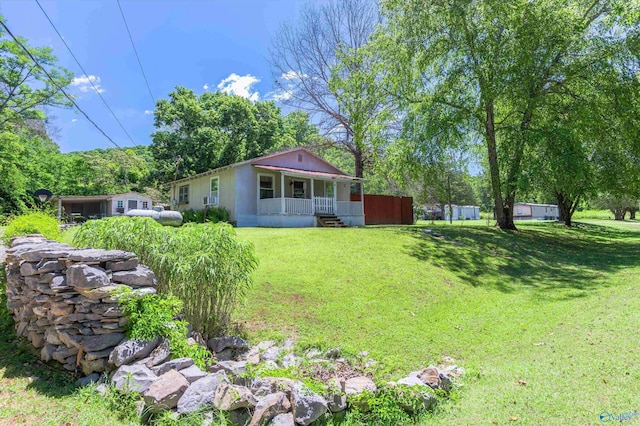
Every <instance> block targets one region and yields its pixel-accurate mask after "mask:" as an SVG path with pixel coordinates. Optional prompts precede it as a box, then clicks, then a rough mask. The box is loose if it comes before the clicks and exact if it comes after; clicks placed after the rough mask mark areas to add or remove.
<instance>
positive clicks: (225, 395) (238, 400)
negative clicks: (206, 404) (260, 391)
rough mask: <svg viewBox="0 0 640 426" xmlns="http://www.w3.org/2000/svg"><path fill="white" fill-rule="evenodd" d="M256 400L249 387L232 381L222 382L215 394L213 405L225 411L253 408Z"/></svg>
mask: <svg viewBox="0 0 640 426" xmlns="http://www.w3.org/2000/svg"><path fill="white" fill-rule="evenodd" d="M256 402H257V400H256V398H255V397H254V396H253V394H252V393H251V391H250V390H249V389H247V388H246V387H244V386H236V385H232V384H230V383H220V384H219V385H218V387H217V388H216V392H215V394H214V396H213V406H214V407H216V408H217V409H219V410H223V411H231V410H236V409H238V408H253V407H255V405H256Z"/></svg>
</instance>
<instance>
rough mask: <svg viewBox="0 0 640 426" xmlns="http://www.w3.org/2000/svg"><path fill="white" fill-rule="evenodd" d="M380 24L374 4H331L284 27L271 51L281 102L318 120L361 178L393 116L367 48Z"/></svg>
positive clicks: (351, 0)
mask: <svg viewBox="0 0 640 426" xmlns="http://www.w3.org/2000/svg"><path fill="white" fill-rule="evenodd" d="M379 22H380V21H379V12H378V5H377V3H376V2H375V1H373V0H341V1H338V0H332V1H330V2H328V3H326V4H324V5H321V6H310V7H307V8H305V9H303V11H302V13H301V14H300V16H299V17H298V20H297V21H296V22H294V23H285V24H283V25H282V26H281V27H280V30H279V31H278V33H277V35H276V37H275V40H274V43H273V47H272V49H271V65H272V69H273V72H274V75H275V81H276V85H277V86H278V87H279V90H280V95H279V96H280V99H281V100H282V101H283V102H284V103H286V104H288V105H291V106H294V107H297V108H301V109H303V110H305V111H308V112H309V113H310V114H311V115H312V116H314V118H316V119H317V122H318V124H319V126H320V129H321V131H322V132H323V133H324V135H325V136H326V137H327V141H329V142H330V143H332V144H333V145H335V146H336V147H338V148H339V149H342V150H344V151H346V152H348V153H349V154H350V155H351V156H352V157H353V160H354V165H355V174H356V176H358V177H362V176H363V174H364V168H365V165H367V162H368V161H369V160H371V157H372V154H373V152H372V148H373V147H374V146H375V145H376V139H379V138H381V137H383V135H384V131H385V130H386V128H385V126H384V125H383V123H384V122H385V121H386V119H387V116H388V103H386V102H385V96H383V95H382V94H381V91H380V90H379V89H380V87H379V83H380V82H379V75H380V73H379V70H378V62H377V61H376V59H375V57H374V55H373V51H372V50H370V49H369V48H368V47H367V43H369V41H370V39H371V36H372V34H373V33H374V31H375V29H376V27H377V25H378V23H379Z"/></svg>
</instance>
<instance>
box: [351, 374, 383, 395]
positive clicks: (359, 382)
mask: <svg viewBox="0 0 640 426" xmlns="http://www.w3.org/2000/svg"><path fill="white" fill-rule="evenodd" d="M377 389H378V388H377V386H376V384H375V383H373V380H371V379H370V378H368V377H364V376H360V377H352V378H350V379H349V380H347V381H346V382H345V384H344V392H345V393H346V394H347V395H360V394H361V393H362V392H364V391H365V390H368V391H370V392H375V391H376V390H377Z"/></svg>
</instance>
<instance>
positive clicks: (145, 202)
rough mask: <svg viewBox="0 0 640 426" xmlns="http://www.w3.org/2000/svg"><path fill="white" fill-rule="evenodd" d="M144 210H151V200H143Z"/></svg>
mask: <svg viewBox="0 0 640 426" xmlns="http://www.w3.org/2000/svg"><path fill="white" fill-rule="evenodd" d="M142 210H149V202H148V201H143V202H142Z"/></svg>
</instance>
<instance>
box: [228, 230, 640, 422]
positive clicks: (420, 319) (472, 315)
mask: <svg viewBox="0 0 640 426" xmlns="http://www.w3.org/2000/svg"><path fill="white" fill-rule="evenodd" d="M518 225H519V229H520V230H519V231H518V232H513V233H505V232H500V231H496V230H494V229H493V228H489V227H487V226H486V221H475V223H474V222H472V221H465V222H464V223H462V224H461V223H454V224H453V225H449V224H444V223H439V224H430V223H427V222H424V223H419V224H418V226H416V227H369V228H361V229H358V228H349V229H317V228H313V229H238V234H239V235H240V237H242V238H246V239H248V240H250V241H253V242H254V243H255V246H256V250H257V254H258V257H259V259H260V266H259V270H258V272H257V275H256V287H255V289H254V291H253V293H252V294H251V296H250V298H249V300H248V303H247V305H246V307H245V308H244V310H243V311H242V312H241V313H240V314H239V319H241V320H243V321H245V326H246V328H247V330H248V332H249V336H250V337H251V339H252V340H253V341H258V340H260V339H264V338H270V337H284V336H294V337H296V338H297V340H298V341H299V342H301V343H302V344H317V345H321V346H324V347H328V346H340V347H341V348H343V349H344V350H347V351H349V352H353V353H358V352H360V351H363V350H367V351H369V352H370V354H371V356H372V357H374V358H375V359H377V360H379V361H380V362H381V364H382V365H383V366H382V368H381V369H380V371H379V373H378V374H379V376H380V379H387V378H389V379H393V378H398V377H399V376H400V375H401V374H404V373H407V372H409V371H411V370H412V369H416V368H418V367H421V366H425V365H428V364H430V363H436V362H439V361H442V360H443V358H444V357H452V358H454V359H455V360H456V361H457V363H458V364H459V365H461V366H463V367H464V368H466V369H467V372H468V373H467V374H466V376H465V377H464V386H463V387H462V389H461V391H460V392H459V393H458V395H457V401H454V402H452V403H450V404H448V405H447V406H445V407H443V408H442V410H441V412H440V413H439V414H438V415H437V416H435V417H434V418H433V419H431V420H430V422H433V423H438V424H512V423H513V422H515V421H518V422H522V423H526V424H543V423H544V424H558V425H561V424H597V423H600V418H599V414H600V413H601V412H602V411H608V412H611V413H622V412H635V411H639V412H640V404H639V402H638V401H639V400H638V395H639V394H640V370H639V368H638V367H640V344H639V343H638V341H639V338H640V331H639V328H638V326H637V324H638V321H639V320H640V287H639V286H638V280H639V277H640V227H636V226H635V225H627V224H621V225H619V226H616V227H605V226H601V225H594V224H578V225H577V226H576V227H574V229H570V230H567V229H565V228H564V227H563V226H561V225H557V224H549V223H541V222H528V223H524V222H523V223H519V224H518ZM422 228H428V229H433V230H436V231H437V232H439V233H442V234H444V235H445V236H446V238H445V239H439V238H434V237H431V236H429V235H426V234H424V233H423V232H421V230H422ZM519 381H520V382H519ZM523 382H526V384H519V383H523Z"/></svg>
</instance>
